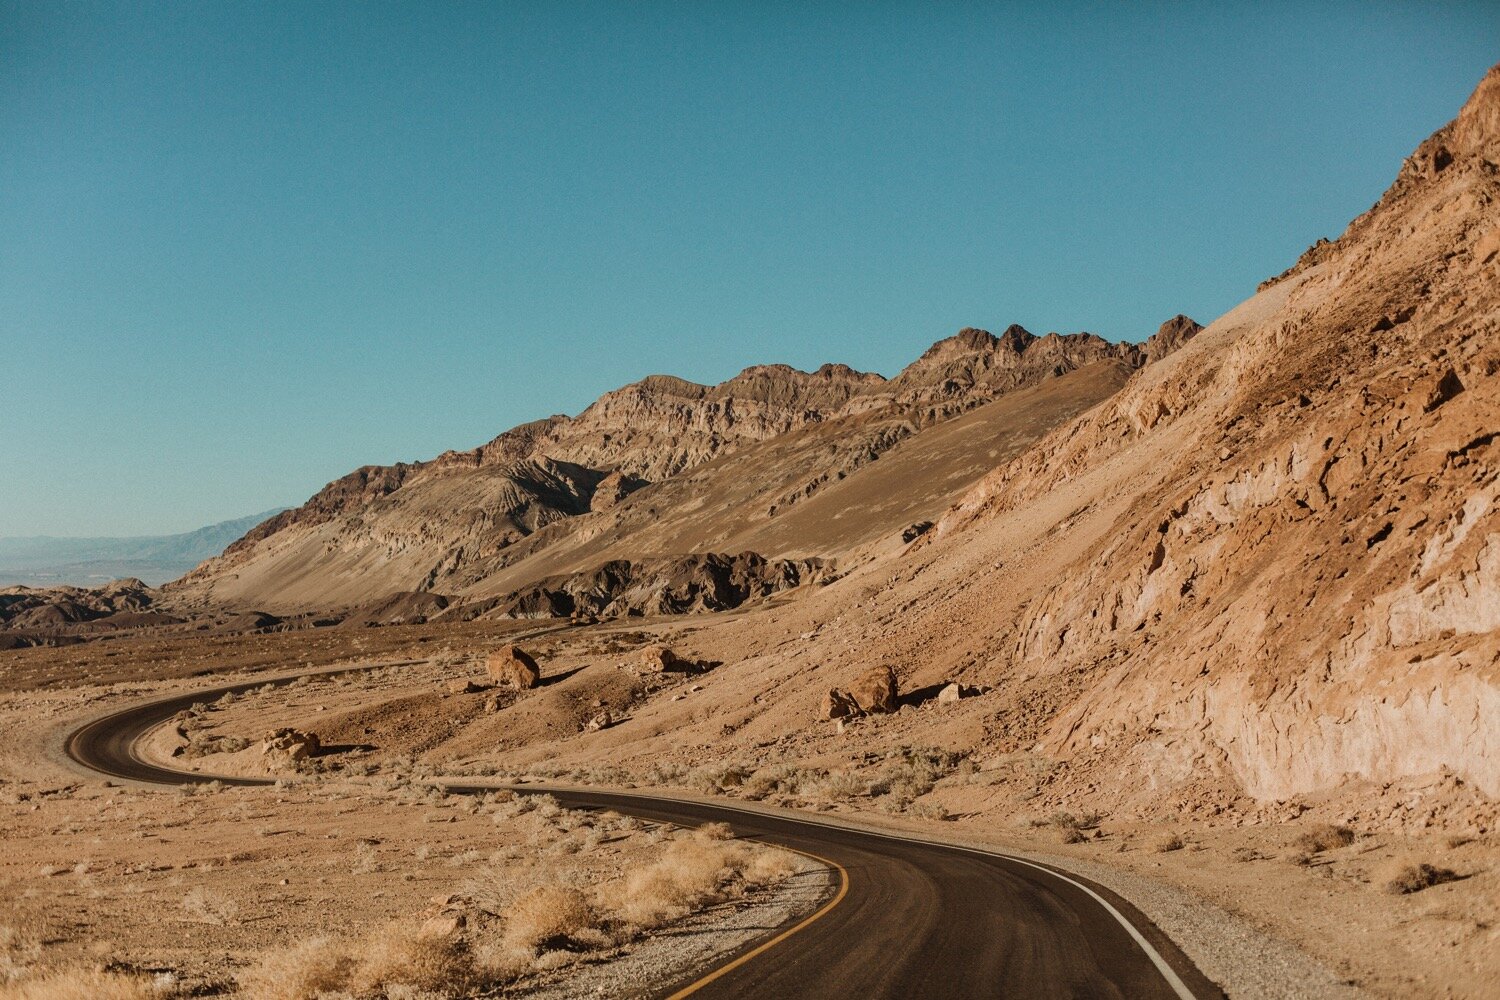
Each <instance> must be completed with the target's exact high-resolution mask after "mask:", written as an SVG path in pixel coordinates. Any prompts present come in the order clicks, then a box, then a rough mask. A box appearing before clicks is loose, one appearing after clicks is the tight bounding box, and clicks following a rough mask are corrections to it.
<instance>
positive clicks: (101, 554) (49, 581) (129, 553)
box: [0, 510, 280, 587]
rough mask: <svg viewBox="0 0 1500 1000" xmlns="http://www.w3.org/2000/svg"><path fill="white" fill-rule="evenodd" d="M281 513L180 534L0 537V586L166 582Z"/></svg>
mask: <svg viewBox="0 0 1500 1000" xmlns="http://www.w3.org/2000/svg"><path fill="white" fill-rule="evenodd" d="M278 513H280V511H279V510H272V511H266V512H265V513H263V514H256V515H253V516H251V517H241V518H236V519H234V520H232V521H221V522H220V523H218V524H211V525H209V526H207V527H205V528H199V529H197V530H196V531H187V532H183V533H181V534H177V535H153V536H144V537H136V538H52V537H46V536H38V537H31V538H0V587H4V586H15V585H26V586H40V587H52V586H58V585H65V586H77V587H83V586H98V585H100V584H101V583H104V582H107V581H109V580H116V579H120V578H122V577H132V578H138V579H141V580H144V581H145V582H146V583H148V584H151V585H153V586H154V585H158V584H162V583H166V582H167V581H168V580H172V579H175V578H177V577H179V576H181V575H182V574H184V573H186V572H187V571H188V570H190V569H192V568H193V567H194V566H197V565H198V564H199V563H201V562H202V561H203V560H205V559H208V558H211V557H212V556H216V555H218V554H219V553H220V552H223V551H224V547H225V546H227V545H229V544H230V543H231V542H233V541H235V540H236V539H237V538H239V537H241V536H242V535H244V533H245V532H246V531H247V530H249V529H250V528H253V527H255V526H256V525H257V524H260V523H262V522H263V521H265V520H266V519H268V518H270V517H273V516H274V515H276V514H278Z"/></svg>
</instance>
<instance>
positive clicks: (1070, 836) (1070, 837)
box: [1062, 826, 1089, 844]
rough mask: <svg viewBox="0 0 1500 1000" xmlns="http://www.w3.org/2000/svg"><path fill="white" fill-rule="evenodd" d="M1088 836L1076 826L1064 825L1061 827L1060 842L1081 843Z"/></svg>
mask: <svg viewBox="0 0 1500 1000" xmlns="http://www.w3.org/2000/svg"><path fill="white" fill-rule="evenodd" d="M1088 839H1089V838H1088V837H1087V836H1086V835H1085V834H1084V832H1083V831H1082V830H1080V829H1078V827H1076V826H1065V827H1063V829H1062V842H1063V843H1064V844H1081V843H1083V842H1084V841H1085V840H1088Z"/></svg>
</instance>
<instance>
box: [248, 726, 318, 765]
mask: <svg viewBox="0 0 1500 1000" xmlns="http://www.w3.org/2000/svg"><path fill="white" fill-rule="evenodd" d="M321 749H322V744H321V743H320V742H319V740H318V734H317V733H304V732H302V731H301V730H298V729H276V730H273V731H272V732H270V733H268V734H267V735H266V738H265V739H264V740H262V741H261V744H260V752H261V754H262V755H263V756H265V757H268V758H270V759H271V762H272V763H273V764H279V765H287V764H296V763H299V762H301V761H304V760H307V759H308V758H309V757H315V756H317V753H318V751H319V750H321Z"/></svg>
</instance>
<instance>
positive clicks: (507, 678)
mask: <svg viewBox="0 0 1500 1000" xmlns="http://www.w3.org/2000/svg"><path fill="white" fill-rule="evenodd" d="M485 670H486V671H487V672H488V673H489V675H490V680H492V681H494V682H495V683H496V684H499V685H500V686H501V687H509V688H515V689H516V690H517V691H527V690H530V689H531V688H534V687H536V686H537V685H538V684H540V683H541V680H542V672H541V670H540V668H538V667H537V665H536V660H533V659H532V658H531V656H530V654H528V653H527V652H526V651H525V650H524V649H522V648H521V647H519V646H510V645H507V646H501V647H500V648H499V649H497V650H495V651H494V652H493V653H491V654H490V655H489V658H488V659H487V660H486V661H485Z"/></svg>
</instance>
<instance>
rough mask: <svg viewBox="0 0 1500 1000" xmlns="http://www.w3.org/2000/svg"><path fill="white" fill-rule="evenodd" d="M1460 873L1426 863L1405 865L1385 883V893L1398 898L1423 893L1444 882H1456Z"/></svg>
mask: <svg viewBox="0 0 1500 1000" xmlns="http://www.w3.org/2000/svg"><path fill="white" fill-rule="evenodd" d="M1458 878H1459V875H1458V872H1456V871H1453V870H1452V869H1451V868H1436V867H1434V866H1432V865H1429V864H1427V863H1426V862H1425V861H1424V862H1422V863H1420V864H1410V865H1403V866H1402V867H1400V868H1399V869H1397V870H1396V872H1395V874H1394V875H1392V876H1391V877H1390V879H1388V880H1387V881H1386V883H1385V891H1386V892H1389V893H1391V894H1392V895H1396V896H1404V895H1407V894H1408V893H1413V892H1421V891H1422V890H1423V889H1429V888H1431V887H1432V886H1435V885H1442V884H1443V883H1444V882H1456V881H1457V880H1458Z"/></svg>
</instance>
